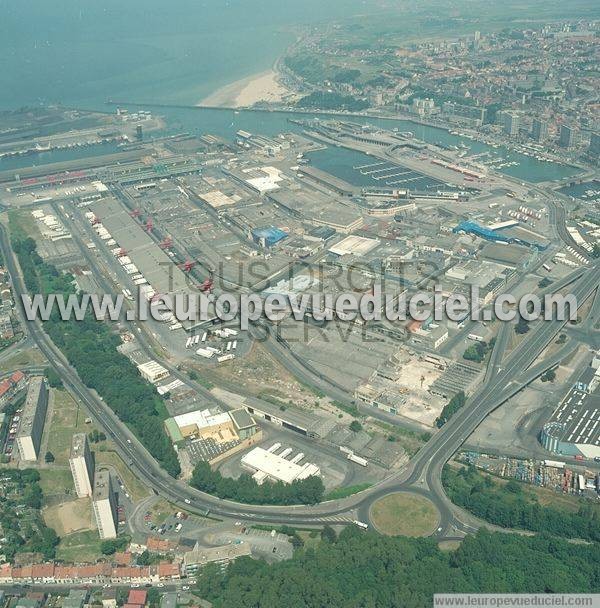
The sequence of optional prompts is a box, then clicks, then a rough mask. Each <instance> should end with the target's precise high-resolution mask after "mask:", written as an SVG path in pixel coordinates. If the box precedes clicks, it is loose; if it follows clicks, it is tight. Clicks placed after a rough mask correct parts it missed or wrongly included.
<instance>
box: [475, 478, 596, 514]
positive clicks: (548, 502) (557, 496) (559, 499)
mask: <svg viewBox="0 0 600 608" xmlns="http://www.w3.org/2000/svg"><path fill="white" fill-rule="evenodd" d="M480 473H481V474H482V475H487V476H489V477H492V478H493V479H494V481H495V482H496V483H498V484H499V485H501V486H504V485H506V484H507V483H508V482H509V481H511V480H510V479H507V478H506V477H497V476H496V475H490V474H488V473H484V472H483V471H480ZM513 481H514V480H513ZM522 486H523V490H524V491H525V492H526V493H531V494H533V495H535V497H536V498H537V500H538V502H539V503H540V504H541V505H542V506H543V507H553V508H555V509H560V510H562V511H567V512H569V513H577V512H578V511H579V509H580V508H581V497H580V496H575V495H573V494H563V493H562V492H556V491H554V490H552V489H551V488H541V487H540V486H534V485H531V484H528V483H525V482H523V483H522ZM589 505H590V506H592V507H593V508H594V509H595V510H596V511H597V513H598V516H600V505H598V504H596V503H589Z"/></svg>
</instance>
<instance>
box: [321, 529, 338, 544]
mask: <svg viewBox="0 0 600 608" xmlns="http://www.w3.org/2000/svg"><path fill="white" fill-rule="evenodd" d="M321 540H324V541H325V542H328V543H334V542H335V541H336V540H337V534H336V533H335V530H334V529H333V528H332V527H331V526H324V527H323V529H322V530H321Z"/></svg>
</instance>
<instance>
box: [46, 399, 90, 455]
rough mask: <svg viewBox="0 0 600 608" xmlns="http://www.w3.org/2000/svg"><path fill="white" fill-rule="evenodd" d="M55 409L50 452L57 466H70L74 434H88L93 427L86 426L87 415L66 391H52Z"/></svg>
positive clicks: (50, 434)
mask: <svg viewBox="0 0 600 608" xmlns="http://www.w3.org/2000/svg"><path fill="white" fill-rule="evenodd" d="M52 398H53V400H54V408H53V413H52V423H51V425H50V433H49V436H48V450H49V451H50V452H52V454H54V457H55V458H56V460H55V463H56V464H57V465H68V464H69V453H70V451H71V441H72V438H73V434H74V433H87V432H89V431H90V430H91V429H92V426H91V425H89V424H85V419H86V417H87V414H86V413H85V411H84V410H83V409H81V408H80V407H79V405H78V404H77V403H75V401H74V400H73V398H72V397H71V395H69V393H67V392H66V391H64V390H56V389H52Z"/></svg>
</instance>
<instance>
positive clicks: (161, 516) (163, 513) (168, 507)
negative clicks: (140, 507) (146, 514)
mask: <svg viewBox="0 0 600 608" xmlns="http://www.w3.org/2000/svg"><path fill="white" fill-rule="evenodd" d="M177 510H178V509H177V508H176V507H174V506H173V505H172V504H171V503H169V502H167V501H166V500H164V499H162V498H161V499H160V500H158V501H156V502H155V503H154V505H152V507H151V508H150V517H151V519H152V523H153V524H155V525H156V526H160V525H162V524H163V523H164V522H165V520H166V519H167V517H169V515H173V513H175V512H177Z"/></svg>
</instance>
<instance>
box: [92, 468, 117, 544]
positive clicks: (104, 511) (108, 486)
mask: <svg viewBox="0 0 600 608" xmlns="http://www.w3.org/2000/svg"><path fill="white" fill-rule="evenodd" d="M93 506H94V516H95V517H96V524H97V526H98V533H99V534H100V538H103V539H105V538H117V496H116V494H115V492H114V490H113V487H112V482H111V479H110V473H109V472H108V471H107V470H106V469H103V470H101V471H98V472H97V473H96V479H95V480H94V495H93Z"/></svg>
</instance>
